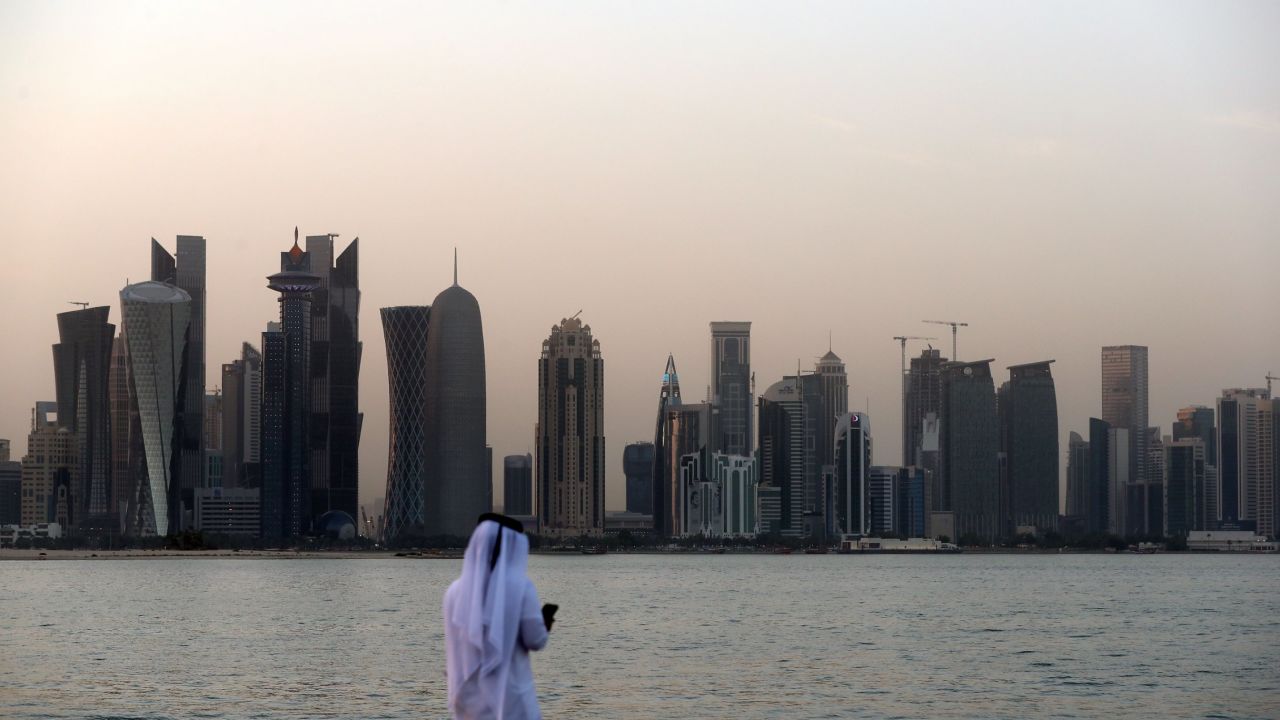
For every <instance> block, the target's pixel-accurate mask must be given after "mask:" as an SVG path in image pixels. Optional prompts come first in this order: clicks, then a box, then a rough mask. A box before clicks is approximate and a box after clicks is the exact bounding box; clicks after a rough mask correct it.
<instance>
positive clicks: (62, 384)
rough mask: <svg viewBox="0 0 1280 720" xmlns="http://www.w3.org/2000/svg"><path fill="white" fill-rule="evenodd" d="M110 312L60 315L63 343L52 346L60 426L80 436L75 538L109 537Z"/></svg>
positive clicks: (74, 501)
mask: <svg viewBox="0 0 1280 720" xmlns="http://www.w3.org/2000/svg"><path fill="white" fill-rule="evenodd" d="M110 312H111V308H109V307H106V306H103V307H95V308H85V309H83V310H73V311H71V312H64V313H59V314H58V338H59V342H58V344H57V345H54V346H53V377H54V385H55V386H56V388H57V396H58V410H59V412H58V425H59V426H60V427H64V428H67V429H68V430H70V431H71V432H72V433H73V434H74V435H75V436H76V445H77V451H78V452H79V453H80V461H79V467H78V469H77V471H76V484H75V486H73V487H72V489H71V518H70V519H71V523H72V526H73V527H71V528H64V531H67V530H70V531H72V532H76V533H84V532H102V531H107V532H111V531H114V530H115V529H116V528H117V523H116V522H114V520H113V518H112V515H111V407H110V395H109V394H108V384H109V380H110V375H111V345H112V341H113V339H114V337H115V333H116V327H115V325H112V324H110V323H108V322H107V317H108V315H109V314H110Z"/></svg>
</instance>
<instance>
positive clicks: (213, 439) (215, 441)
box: [204, 388, 222, 487]
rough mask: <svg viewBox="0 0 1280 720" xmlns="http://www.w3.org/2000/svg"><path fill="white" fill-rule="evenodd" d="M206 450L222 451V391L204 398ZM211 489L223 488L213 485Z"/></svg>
mask: <svg viewBox="0 0 1280 720" xmlns="http://www.w3.org/2000/svg"><path fill="white" fill-rule="evenodd" d="M204 449H205V451H206V452H207V451H209V450H217V451H219V452H221V451H222V390H221V389H220V388H218V389H215V390H214V391H213V393H212V394H209V395H205V396H204ZM211 487H221V486H219V485H212V486H211Z"/></svg>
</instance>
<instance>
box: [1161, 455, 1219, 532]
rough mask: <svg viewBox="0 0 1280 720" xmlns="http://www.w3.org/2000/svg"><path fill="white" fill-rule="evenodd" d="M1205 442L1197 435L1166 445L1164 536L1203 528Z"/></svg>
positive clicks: (1163, 494) (1205, 464) (1163, 495)
mask: <svg viewBox="0 0 1280 720" xmlns="http://www.w3.org/2000/svg"><path fill="white" fill-rule="evenodd" d="M1207 454H1208V453H1206V451H1205V445H1204V441H1203V440H1201V439H1200V438H1198V437H1190V438H1183V439H1181V440H1170V441H1169V442H1168V443H1165V444H1164V492H1163V493H1162V497H1163V499H1164V512H1163V513H1162V516H1163V519H1164V527H1163V528H1162V534H1163V535H1164V536H1165V537H1186V536H1187V534H1188V533H1189V532H1191V531H1192V530H1204V529H1205V527H1204V515H1205V507H1204V488H1205V479H1206V476H1205V467H1206V466H1207V461H1206V456H1207Z"/></svg>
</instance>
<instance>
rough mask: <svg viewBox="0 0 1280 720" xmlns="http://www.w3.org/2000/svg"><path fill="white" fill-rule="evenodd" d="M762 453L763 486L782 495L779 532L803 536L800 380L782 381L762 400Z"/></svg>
mask: <svg viewBox="0 0 1280 720" xmlns="http://www.w3.org/2000/svg"><path fill="white" fill-rule="evenodd" d="M759 452H760V456H759V457H760V485H761V486H763V487H776V488H778V491H779V501H780V512H781V515H780V518H779V521H778V532H779V534H781V535H784V536H789V537H800V536H801V535H802V534H803V532H804V523H803V520H804V499H805V454H806V446H805V406H804V388H803V387H802V385H801V380H800V378H799V377H797V376H794V375H789V376H786V377H783V378H782V379H781V380H779V381H778V382H776V383H774V384H773V385H771V386H769V389H768V390H766V391H765V393H764V395H762V396H761V397H760V402H759ZM762 512H763V511H762Z"/></svg>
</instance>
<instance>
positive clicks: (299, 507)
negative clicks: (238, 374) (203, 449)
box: [262, 230, 320, 539]
mask: <svg viewBox="0 0 1280 720" xmlns="http://www.w3.org/2000/svg"><path fill="white" fill-rule="evenodd" d="M280 267H281V271H280V272H278V273H276V274H274V275H272V276H270V277H269V278H267V280H268V287H270V288H271V289H272V290H275V291H276V292H278V293H280V298H279V302H280V325H279V333H278V334H277V333H275V332H273V331H271V330H268V332H266V333H263V336H262V347H263V407H262V414H263V442H262V452H263V456H264V458H269V462H264V463H263V503H262V504H263V508H262V523H263V525H262V536H263V537H264V538H266V539H277V538H291V537H298V536H301V535H305V534H308V533H310V532H311V524H312V520H314V519H315V518H316V517H319V514H317V513H315V512H314V510H315V503H314V501H313V499H314V496H315V494H316V493H315V492H314V491H313V487H312V483H313V482H314V481H315V479H316V476H315V474H314V473H313V472H312V459H313V455H312V452H311V443H312V440H313V439H314V438H315V437H316V435H315V433H314V432H312V427H311V420H312V415H311V402H312V398H313V394H312V392H313V388H312V379H313V373H312V372H311V350H312V343H311V329H312V324H311V323H312V317H313V315H312V311H311V302H312V293H313V292H315V290H316V288H318V287H319V285H320V277H319V276H318V275H316V274H315V273H313V272H311V256H310V255H308V254H307V253H306V252H304V251H303V250H302V248H301V247H299V246H298V242H297V231H296V230H295V231H294V243H293V247H292V248H291V249H290V250H289V251H288V252H283V253H281V254H280ZM268 402H270V404H271V405H272V407H271V408H270V412H271V413H272V417H271V426H270V427H268V424H267V417H266V416H267V414H268V407H267V405H268ZM268 471H269V472H268ZM277 498H278V500H279V505H278V506H276V504H275V503H276V499H277Z"/></svg>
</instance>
